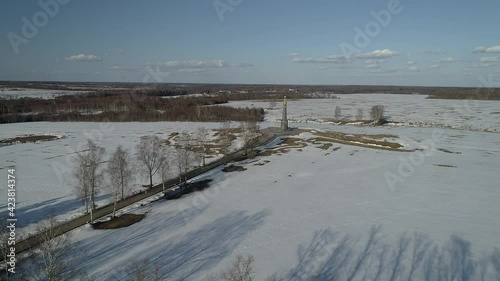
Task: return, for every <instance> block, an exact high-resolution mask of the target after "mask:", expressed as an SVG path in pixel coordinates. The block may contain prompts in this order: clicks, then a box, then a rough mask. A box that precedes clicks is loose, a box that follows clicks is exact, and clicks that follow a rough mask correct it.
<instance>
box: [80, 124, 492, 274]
mask: <svg viewBox="0 0 500 281" xmlns="http://www.w3.org/2000/svg"><path fill="white" fill-rule="evenodd" d="M313 127H315V128H316V129H321V128H323V129H330V128H331V127H330V126H325V125H314V126H313ZM343 130H345V131H350V132H353V133H370V134H377V133H390V134H398V135H400V136H403V137H404V138H405V139H406V140H407V145H408V147H409V146H411V145H413V146H414V147H419V146H420V145H422V147H424V145H423V144H424V143H426V142H425V141H426V140H433V139H434V138H433V134H434V133H435V132H434V130H435V129H430V128H390V129H386V128H343ZM299 137H302V138H305V139H306V138H307V137H308V136H307V134H304V135H301V136H299ZM410 140H411V141H410ZM334 147H340V149H338V150H336V151H334V150H333V149H329V150H327V151H325V150H322V149H319V148H317V147H315V146H307V147H305V148H301V150H298V149H291V150H290V151H289V152H287V153H283V154H281V155H278V154H276V155H272V156H267V157H261V158H258V159H256V160H253V161H248V162H246V163H240V164H241V165H243V167H245V168H247V170H246V171H243V172H238V173H229V174H228V173H222V172H220V171H214V172H211V173H209V174H208V175H206V178H209V179H213V180H214V182H213V183H211V188H209V189H207V190H205V191H203V192H200V193H195V194H191V195H189V196H186V197H183V198H182V199H179V200H175V201H163V200H159V201H157V202H154V203H151V204H148V205H146V206H144V207H137V206H136V207H134V208H130V210H127V211H129V212H135V213H142V214H144V213H147V216H146V218H145V219H144V220H143V221H141V222H139V223H137V224H135V225H132V226H130V227H128V228H126V229H119V230H106V231H95V230H91V229H90V228H89V227H87V226H86V227H82V228H80V229H78V230H77V231H75V233H74V235H75V237H76V240H77V241H78V242H76V243H75V249H76V250H77V251H79V252H82V253H85V254H83V255H82V256H81V257H80V258H78V259H77V263H78V264H81V265H82V266H84V267H85V268H86V269H88V270H89V271H90V273H91V274H93V275H94V276H95V278H97V279H99V280H124V278H126V273H127V270H128V269H130V264H131V261H134V260H142V259H147V260H148V261H149V264H150V265H151V266H152V267H155V266H158V267H161V270H160V272H161V274H164V275H162V276H163V277H170V278H172V280H176V278H181V279H182V278H185V279H182V280H202V279H203V277H205V276H207V275H208V274H209V273H212V272H219V271H221V270H224V269H225V268H226V267H227V266H228V265H229V264H230V263H231V261H232V260H233V259H234V258H235V256H236V255H238V254H243V255H253V256H254V257H255V261H256V262H255V271H256V275H255V280H265V278H266V276H269V275H271V274H273V273H275V272H276V273H279V274H281V275H282V276H286V278H285V280H306V279H305V278H306V276H308V275H306V273H304V270H306V269H305V268H304V263H307V264H308V265H307V266H308V267H311V268H319V267H321V264H324V262H325V261H324V260H322V258H317V259H316V258H314V256H315V255H318V253H320V252H321V248H318V249H316V250H315V251H310V252H309V254H310V255H312V257H313V258H311V257H309V260H308V258H307V257H305V255H306V253H307V252H308V251H307V250H306V249H308V246H309V245H310V244H314V243H317V244H319V245H320V246H321V247H322V248H328V247H330V246H332V247H333V246H338V245H339V244H340V243H341V242H342V241H344V239H347V241H349V249H352V250H353V251H356V252H360V251H362V250H363V247H364V241H366V239H367V236H368V233H369V231H370V230H371V229H373V227H374V226H375V227H377V226H379V227H381V228H380V229H379V230H378V232H377V233H378V234H377V237H379V239H380V240H381V241H384V242H387V243H393V241H398V238H399V237H400V235H401V234H402V233H405V232H406V233H407V234H410V235H413V233H414V232H417V233H421V234H425V235H428V240H429V241H432V243H433V245H437V246H444V245H446V243H448V240H449V239H450V237H451V236H452V235H458V236H460V237H462V238H463V239H464V240H465V241H467V243H470V244H471V252H472V255H473V256H474V257H482V256H483V255H488V254H490V252H491V251H492V250H493V249H494V248H495V247H499V245H500V224H499V223H498V217H499V216H500V208H499V205H498V201H499V200H500V188H499V186H498V182H500V175H499V174H498V167H500V149H499V147H500V138H499V137H498V135H497V134H492V133H479V132H463V131H453V130H444V135H442V137H439V138H438V139H436V141H435V147H432V146H427V147H426V149H424V151H423V153H424V152H425V153H426V154H425V155H429V156H425V157H424V158H423V162H422V163H421V164H420V165H418V166H414V168H415V169H414V172H413V173H411V174H410V175H406V174H405V175H401V176H402V177H403V178H404V180H403V181H402V182H398V183H397V184H395V185H394V186H391V185H390V184H389V183H388V181H387V178H386V177H385V175H386V173H394V174H396V175H400V173H399V172H398V169H399V166H400V165H401V163H402V162H404V161H402V160H401V159H407V160H408V159H410V158H409V157H410V156H411V155H412V154H411V153H403V152H397V151H382V150H375V149H369V148H360V147H354V146H349V145H338V146H336V145H334ZM439 148H443V149H446V150H447V151H453V152H455V153H449V152H444V151H441V150H438V149H439ZM459 152H460V154H458V153H459ZM266 161H269V162H266ZM408 161H409V160H408ZM442 164H443V165H450V166H453V167H441V166H436V165H442ZM318 240H319V241H318ZM389 249H390V250H392V249H391V248H389ZM323 258H324V257H323ZM339 258H340V257H339ZM304 260H306V262H305V261H304ZM369 260H370V264H371V262H375V263H376V261H377V260H376V258H375V255H374V256H372V257H371V258H370V259H369ZM348 266H354V265H352V264H348ZM364 266H368V261H367V262H366V264H364ZM405 266H406V268H407V269H408V268H409V265H407V264H405ZM345 268H347V265H346V267H345ZM401 272H402V273H401V276H399V277H398V278H397V279H396V280H403V279H404V280H406V276H405V274H406V273H403V271H401ZM309 273H314V272H309ZM419 274H423V273H419ZM362 277H363V276H362V275H361V276H356V278H354V279H352V280H361V279H362ZM388 278H389V277H388V276H385V277H383V278H382V279H381V280H389V279H388ZM421 278H422V279H421ZM320 280H329V279H320ZM336 280H347V278H342V276H339V279H336ZM368 280H373V279H370V278H369V279H368ZM415 280H424V279H423V276H421V275H416V276H415ZM470 280H474V279H470ZM486 280H489V279H486ZM491 280H494V279H491Z"/></svg>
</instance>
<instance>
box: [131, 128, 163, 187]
mask: <svg viewBox="0 0 500 281" xmlns="http://www.w3.org/2000/svg"><path fill="white" fill-rule="evenodd" d="M162 154H163V153H162V143H161V140H160V138H159V137H157V136H147V137H142V138H141V142H140V143H139V144H138V145H137V160H138V161H139V162H140V163H141V164H143V166H142V170H143V172H144V173H145V174H146V175H147V177H148V178H149V188H153V177H154V176H155V175H156V173H158V171H159V170H160V167H161V165H162V162H163V161H165V158H163V157H162Z"/></svg>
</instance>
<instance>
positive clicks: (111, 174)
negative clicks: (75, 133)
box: [73, 121, 260, 217]
mask: <svg viewBox="0 0 500 281" xmlns="http://www.w3.org/2000/svg"><path fill="white" fill-rule="evenodd" d="M233 130H235V128H232V127H231V123H230V122H223V123H221V127H220V129H219V130H218V131H219V132H220V133H219V138H220V139H219V142H220V143H219V145H220V146H221V148H220V151H219V153H220V154H222V155H223V157H224V159H226V161H227V156H228V155H229V154H230V153H231V152H232V150H231V144H232V141H233V139H234V136H232V131H233ZM237 130H238V131H239V133H240V135H241V138H242V143H243V148H244V149H245V150H246V151H248V148H249V147H250V146H251V145H252V143H253V141H254V140H255V139H256V138H257V137H258V136H259V130H260V129H259V125H258V123H257V122H255V121H242V122H240V126H239V128H238V129H237ZM208 136H209V132H208V130H207V129H206V128H204V127H199V128H197V129H196V131H195V132H194V133H193V134H189V133H188V132H182V133H180V134H179V135H178V136H177V137H176V143H175V144H172V145H167V144H165V141H163V140H161V139H160V138H159V137H158V136H155V135H152V136H145V137H142V138H141V140H140V142H139V144H137V146H136V156H135V158H134V157H132V154H131V153H130V152H129V151H128V150H126V149H124V148H123V147H122V146H118V147H117V148H116V149H115V150H114V151H113V152H112V154H111V156H110V157H109V159H108V160H107V161H105V160H104V156H105V149H104V148H102V147H99V146H98V144H96V143H95V142H94V141H92V140H90V139H89V140H88V141H87V147H86V149H84V150H83V151H82V152H78V153H77V157H76V160H75V166H74V171H73V174H74V177H75V180H76V185H75V194H76V196H77V198H78V199H80V200H82V202H83V204H84V206H85V213H86V214H88V213H89V212H90V213H91V212H92V211H93V210H95V208H96V204H95V202H96V196H97V195H98V193H99V192H100V191H102V190H107V191H108V192H109V193H110V194H111V195H112V200H113V204H114V210H113V217H115V213H116V203H117V202H118V201H120V200H124V199H125V198H126V197H127V196H129V195H130V194H131V192H132V191H133V190H131V185H130V183H131V180H132V178H133V177H134V176H135V175H136V174H138V175H140V176H142V178H144V179H145V180H147V182H148V184H147V187H148V188H149V189H151V188H153V182H154V179H155V178H159V179H160V180H161V183H162V185H163V189H164V191H165V188H166V187H165V182H167V181H168V180H169V179H171V178H174V176H175V175H176V174H177V175H178V176H179V186H182V185H184V184H185V183H186V178H183V177H182V175H186V174H187V173H188V172H189V171H190V170H191V169H193V168H195V167H199V166H204V165H205V158H206V156H207V154H208V153H209V149H208V148H209V146H210V144H209V143H208ZM133 162H135V163H136V164H133Z"/></svg>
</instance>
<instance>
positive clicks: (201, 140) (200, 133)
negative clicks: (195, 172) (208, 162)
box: [195, 127, 208, 166]
mask: <svg viewBox="0 0 500 281" xmlns="http://www.w3.org/2000/svg"><path fill="white" fill-rule="evenodd" d="M195 135H196V137H195V140H196V146H197V149H196V150H197V154H198V156H199V158H201V160H202V165H203V166H205V152H206V151H205V150H206V144H207V138H208V130H207V129H206V128H205V127H198V128H197V129H196V133H195Z"/></svg>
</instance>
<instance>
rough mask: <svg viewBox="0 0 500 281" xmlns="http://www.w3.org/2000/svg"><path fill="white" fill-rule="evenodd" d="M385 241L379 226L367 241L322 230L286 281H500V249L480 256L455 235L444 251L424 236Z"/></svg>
mask: <svg viewBox="0 0 500 281" xmlns="http://www.w3.org/2000/svg"><path fill="white" fill-rule="evenodd" d="M382 238H383V235H382V233H381V228H380V227H372V228H371V229H370V231H369V232H368V236H367V238H366V239H365V240H364V241H361V240H360V239H355V238H353V237H351V236H350V235H345V236H340V235H339V234H338V233H335V232H333V231H331V230H329V229H327V230H322V231H319V232H317V233H316V234H315V235H314V238H313V239H312V241H311V242H310V243H309V244H307V245H301V246H299V248H298V250H297V254H298V258H299V262H298V264H297V266H295V267H294V268H293V269H292V270H290V271H289V273H288V274H287V278H286V280H300V281H302V280H319V281H331V280H335V281H352V280H361V281H365V280H371V281H377V280H384V281H385V280H388V281H396V280H398V281H399V280H405V281H411V280H426V281H434V280H436V281H438V280H457V281H469V280H470V281H473V280H474V281H476V280H479V281H486V280H500V250H498V249H496V250H495V251H494V253H493V254H492V255H490V256H483V257H479V258H477V257H475V256H474V255H473V254H472V252H471V243H470V242H469V241H466V240H464V239H463V238H461V237H459V236H455V235H453V236H451V237H450V240H449V241H448V242H447V243H446V244H445V245H443V246H441V247H439V246H437V245H436V244H435V243H434V242H433V241H431V240H430V238H429V237H428V236H426V235H423V234H420V233H414V234H413V235H408V234H406V233H403V234H401V235H400V236H399V238H398V239H397V240H396V241H395V242H393V243H392V244H388V243H383V241H382Z"/></svg>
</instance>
